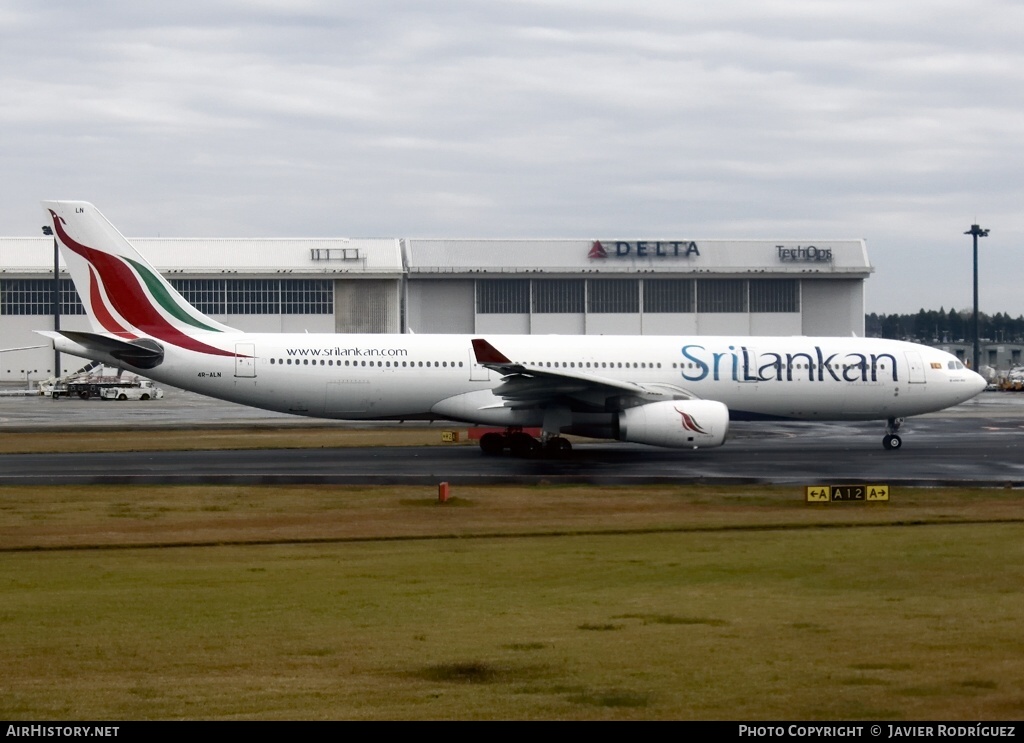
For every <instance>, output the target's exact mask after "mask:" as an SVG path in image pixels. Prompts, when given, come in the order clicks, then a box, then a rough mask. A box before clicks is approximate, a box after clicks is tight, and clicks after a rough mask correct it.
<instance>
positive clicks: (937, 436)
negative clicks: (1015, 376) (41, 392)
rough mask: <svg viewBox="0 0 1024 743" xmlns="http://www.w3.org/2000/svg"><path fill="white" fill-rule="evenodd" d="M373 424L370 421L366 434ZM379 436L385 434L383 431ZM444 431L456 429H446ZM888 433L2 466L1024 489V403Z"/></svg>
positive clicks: (373, 478) (36, 418)
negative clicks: (899, 439) (716, 444)
mask: <svg viewBox="0 0 1024 743" xmlns="http://www.w3.org/2000/svg"><path fill="white" fill-rule="evenodd" d="M311 425H312V426H324V425H326V426H347V425H350V424H342V423H336V422H324V421H316V420H310V419H305V418H298V417H295V416H289V415H283V414H276V413H267V412H264V411H260V410H255V409H252V408H247V407H244V406H240V405H235V404H232V403H224V402H220V401H216V400H210V399H208V398H204V397H201V396H198V395H194V394H192V393H187V392H183V391H180V390H168V396H167V398H166V399H164V400H160V401H149V402H127V403H125V402H116V401H99V400H90V401H81V400H57V401H55V400H50V399H48V398H40V397H7V396H5V397H0V436H16V435H18V434H19V433H20V432H21V431H26V430H75V429H81V430H94V429H97V428H137V429H140V430H145V429H146V428H149V427H167V426H173V427H183V428H190V427H204V426H206V427H209V426H217V427H221V426H239V427H254V426H273V427H279V426H311ZM361 425H362V426H363V427H366V424H361ZM372 426H373V427H379V424H372ZM436 427H437V429H438V437H439V438H440V431H441V430H442V429H445V428H451V427H452V426H451V425H450V424H436ZM883 431H884V424H883V423H881V422H873V423H783V424H779V423H769V424H766V423H758V424H754V423H742V424H739V423H737V424H734V425H733V427H732V431H731V435H730V439H729V440H728V441H727V442H726V445H725V446H724V447H721V448H718V449H702V450H698V451H674V450H664V449H658V448H654V447H648V446H642V445H636V444H623V443H600V442H599V443H586V444H580V445H577V446H576V448H575V450H574V451H573V454H572V456H571V457H570V458H568V459H565V460H551V459H517V458H515V457H511V456H500V457H488V456H483V455H482V454H481V453H480V451H479V450H478V449H477V448H476V447H475V446H432V447H375V448H356V449H351V448H345V449H303V450H299V449H281V450H253V451H201V452H156V453H151V452H147V453H115V454H34V455H21V454H17V455H2V456H0V484H60V483H66V484H72V483H110V484H114V483H134V484H140V485H141V484H150V483H233V484H238V483H243V484H244V483H278V484H284V483H325V484H327V483H342V484H375V483H376V484H401V483H405V484H434V483H438V482H441V481H447V482H450V483H452V484H453V485H457V484H460V483H462V484H484V483H541V482H549V483H570V482H572V483H580V482H583V483H595V484H628V483H635V484H643V483H684V482H695V481H696V482H708V483H723V484H725V483H779V484H805V485H814V484H838V483H882V484H891V485H895V484H915V485H949V484H964V485H967V484H977V485H987V486H999V487H1014V488H1020V487H1024V394H1015V393H999V392H985V393H982V395H980V396H979V397H977V398H975V399H974V400H972V401H970V402H967V403H965V404H963V405H960V406H957V407H956V408H951V409H950V410H947V411H943V412H941V413H934V414H931V415H926V416H921V417H918V418H913V419H910V420H908V421H907V423H906V424H905V425H904V427H903V429H902V430H901V432H900V433H901V435H902V436H903V441H904V445H903V447H902V448H901V449H900V450H898V451H885V450H883V448H882V444H881V440H882V433H883Z"/></svg>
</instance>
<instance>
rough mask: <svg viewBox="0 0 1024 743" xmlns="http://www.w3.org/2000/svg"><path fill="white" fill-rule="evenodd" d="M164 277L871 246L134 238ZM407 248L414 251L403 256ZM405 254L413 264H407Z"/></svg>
mask: <svg viewBox="0 0 1024 743" xmlns="http://www.w3.org/2000/svg"><path fill="white" fill-rule="evenodd" d="M129 240H130V242H132V244H133V245H135V246H136V247H137V248H138V249H139V251H140V252H141V253H142V254H143V255H144V256H146V258H147V260H149V262H150V263H152V264H153V265H154V266H155V267H156V268H157V269H158V270H159V271H161V272H162V273H167V274H176V273H187V274H189V275H190V276H197V275H198V276H202V275H211V274H222V273H240V274H247V275H253V274H257V275H258V274H281V273H297V274H301V275H305V276H309V275H316V274H327V275H331V274H349V275H353V276H360V275H362V276H399V275H401V274H402V273H403V272H404V271H406V270H407V271H408V273H409V275H410V276H417V275H418V276H421V277H424V278H426V277H427V276H429V275H438V274H447V275H452V274H458V275H467V274H478V273H497V274H535V273H545V274H552V275H559V274H561V275H567V276H578V275H580V274H589V273H605V274H637V273H658V274H670V275H671V274H675V275H689V274H702V273H708V274H714V275H748V274H752V273H763V274H770V275H792V274H799V275H802V276H807V275H811V276H813V275H818V276H820V277H821V278H827V277H829V276H837V277H838V276H841V277H843V278H862V279H863V278H867V277H868V275H870V274H871V273H872V272H873V271H874V269H873V268H872V266H871V264H870V262H869V261H868V255H867V247H866V245H865V243H864V241H863V240H668V239H662V240H658V239H648V240H637V239H629V240H618V239H608V240H604V239H602V240H593V239H573V240H568V239H550V240H537V239H516V240H508V239H426V238H412V239H405V240H403V239H399V238H359V239H349V238H198V237H196V238H152V237H146V238H129ZM403 249H404V250H403ZM403 252H404V263H403ZM52 270H53V242H52V238H49V237H2V238H0V275H2V274H9V275H10V274H15V275H17V274H33V275H39V274H46V273H49V272H51V271H52Z"/></svg>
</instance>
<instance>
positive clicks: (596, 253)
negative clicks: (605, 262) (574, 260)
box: [587, 240, 608, 258]
mask: <svg viewBox="0 0 1024 743" xmlns="http://www.w3.org/2000/svg"><path fill="white" fill-rule="evenodd" d="M607 257H608V251H606V250H605V249H604V245H602V244H601V241H600V240H594V244H593V245H591V246H590V253H588V254H587V258H607Z"/></svg>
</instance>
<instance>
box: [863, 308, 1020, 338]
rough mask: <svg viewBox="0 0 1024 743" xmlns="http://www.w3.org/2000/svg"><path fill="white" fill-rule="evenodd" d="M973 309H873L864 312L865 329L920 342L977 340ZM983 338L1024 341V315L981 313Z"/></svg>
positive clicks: (874, 335)
mask: <svg viewBox="0 0 1024 743" xmlns="http://www.w3.org/2000/svg"><path fill="white" fill-rule="evenodd" d="M973 314H974V313H973V312H972V311H971V310H955V309H951V310H949V311H948V312H947V311H946V310H945V309H941V308H940V309H938V310H925V309H921V310H919V311H918V312H917V314H914V315H886V314H878V313H875V312H872V313H871V314H868V315H865V316H864V321H865V332H866V333H867V335H868V337H870V338H892V339H894V340H910V341H916V342H919V343H966V342H971V341H973V340H974V318H973ZM978 314H979V317H980V324H981V333H980V335H981V339H982V341H991V342H995V343H1022V342H1024V315H1021V316H1020V317H1017V318H1012V317H1010V316H1009V315H1007V314H1006V313H1005V312H998V313H996V314H995V315H986V314H985V313H984V312H980V313H978Z"/></svg>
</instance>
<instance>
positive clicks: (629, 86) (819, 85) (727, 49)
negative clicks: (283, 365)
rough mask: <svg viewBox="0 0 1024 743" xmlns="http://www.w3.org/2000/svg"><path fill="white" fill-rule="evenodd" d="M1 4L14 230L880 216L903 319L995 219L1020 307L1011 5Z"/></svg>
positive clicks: (771, 229) (766, 229)
mask: <svg viewBox="0 0 1024 743" xmlns="http://www.w3.org/2000/svg"><path fill="white" fill-rule="evenodd" d="M0 14H2V15H0V29H2V30H0V85H2V89H3V90H4V91H5V95H4V97H3V99H2V100H0V125H2V126H3V130H4V134H5V136H4V137H3V139H2V141H0V152H2V153H3V162H4V164H5V173H4V178H3V179H2V181H0V182H2V186H0V188H2V189H3V190H2V191H0V195H2V196H3V198H2V199H0V220H2V224H3V225H4V227H3V228H2V231H3V232H4V233H5V234H35V232H36V231H37V230H38V223H39V214H38V206H37V202H38V200H39V199H41V198H83V199H88V200H91V201H94V202H95V203H96V204H97V205H98V206H100V208H101V209H103V210H104V211H105V212H106V213H107V214H108V215H109V216H110V217H111V218H112V219H114V220H115V222H117V223H118V224H119V225H120V226H121V227H122V229H124V230H125V231H126V232H127V233H129V234H138V235H153V234H162V235H172V234H178V235H210V236H216V235H253V236H256V235H293V234H303V235H307V234H323V235H353V236H355V235H362V236H371V235H379V236H413V235H438V236H444V235H449V236H454V237H467V236H481V237H489V236H514V237H530V236H536V237H557V236H590V235H594V234H598V233H602V234H608V233H614V234H632V235H637V236H663V235H673V236H677V235H684V236H686V237H688V238H689V237H694V238H699V237H723V238H724V237H766V238H774V237H778V238H780V239H781V238H789V237H799V238H809V239H813V238H822V239H823V238H836V237H865V238H867V239H868V248H869V255H870V256H871V258H872V261H873V262H874V263H875V265H876V267H877V269H878V271H877V273H876V275H875V276H874V277H873V278H872V279H870V280H869V282H868V297H869V307H868V309H869V310H873V311H886V312H891V311H916V309H918V308H919V307H921V306H926V307H933V306H934V307H937V306H939V305H944V306H946V307H947V308H948V307H949V306H950V305H954V306H958V307H959V306H965V305H966V304H967V303H968V302H969V301H970V295H969V291H970V281H969V277H966V275H965V273H964V269H965V266H966V267H967V268H969V264H965V263H964V262H963V261H964V258H968V259H969V255H968V253H969V247H970V246H969V240H968V238H966V237H964V236H963V234H962V233H963V232H964V230H966V229H968V228H969V226H970V224H971V223H972V222H973V221H975V220H980V221H982V222H983V223H984V226H986V227H989V228H991V230H992V234H991V236H990V237H989V238H987V239H986V244H985V254H986V260H985V261H983V279H982V287H983V303H982V304H983V309H986V310H988V311H1006V312H1010V313H1011V314H1014V315H1017V314H1021V313H1024V298H1022V297H1024V294H1022V292H1021V291H1020V287H1021V285H1022V283H1024V267H1022V266H1021V262H1020V261H1019V260H1015V259H1014V258H1013V252H1014V247H1015V246H1016V245H1017V244H1019V243H1020V241H1021V239H1022V238H1024V220H1022V218H1021V216H1020V214H1019V204H1020V203H1021V197H1022V196H1024V194H1022V192H1021V191H1022V186H1021V184H1020V177H1019V173H1020V172H1021V166H1022V165H1024V153H1022V147H1024V145H1022V144H1021V143H1020V137H1019V132H1020V131H1021V129H1022V126H1021V125H1022V124H1024V104H1022V102H1021V97H1020V93H1019V91H1020V90H1021V88H1022V82H1024V81H1022V79H1021V78H1022V76H1024V59H1022V58H1021V57H1022V55H1024V51H1022V50H1024V44H1022V43H1021V42H1022V41H1024V39H1022V36H1024V31H1021V30H1020V29H1022V28H1024V17H1022V15H1024V8H1020V7H1018V6H1017V5H1016V4H1015V3H1012V2H1008V1H1007V2H1000V1H996V0H983V1H981V2H976V3H971V4H969V5H965V4H963V3H960V2H952V1H951V0H950V1H946V2H941V1H940V2H932V1H929V2H924V1H923V0H916V1H912V2H905V3H900V4H898V5H895V6H893V5H892V4H891V3H882V2H880V1H870V2H857V3H853V2H850V3H846V2H829V3H820V2H811V1H809V0H808V1H807V2H796V1H793V2H777V1H776V2H752V1H751V2H737V3H728V4H717V5H715V4H694V3H676V2H668V0H665V1H664V2H639V3H624V2H608V1H604V2H581V1H572V2H570V1H565V2H557V1H553V2H547V1H546V2H493V3H477V2H468V1H460V0H439V2H434V3H430V4H429V5H428V4H423V3H420V2H411V1H407V2H380V3H372V4H348V3H344V4H338V3H331V2H312V1H307V2H301V3H295V2H288V3H284V2H280V3H278V2H259V3H253V2H244V3H243V2H225V1H223V0H221V1H217V0H213V1H209V2H193V1H186V2H182V3H174V4H171V5H166V6H161V7H160V8H156V7H155V6H147V5H143V4H138V3H130V2H124V1H120V0H107V1H106V2H99V3H91V4H88V5H83V4H80V3H72V2H63V3H46V4H38V3H30V2H27V1H25V2H20V3H13V4H8V5H7V6H5V8H4V9H3V10H0ZM988 256H991V258H989V257H988ZM988 261H991V262H990V263H989V262H988ZM986 272H987V273H986Z"/></svg>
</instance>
